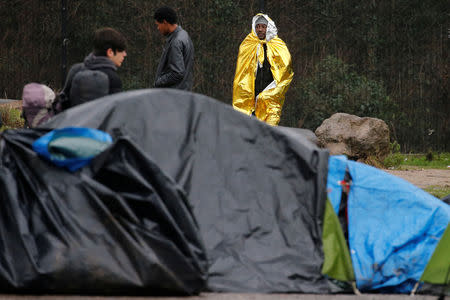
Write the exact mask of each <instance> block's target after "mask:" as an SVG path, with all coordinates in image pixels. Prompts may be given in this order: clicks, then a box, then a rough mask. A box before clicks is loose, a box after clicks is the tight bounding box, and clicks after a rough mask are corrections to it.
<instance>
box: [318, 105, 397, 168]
mask: <svg viewBox="0 0 450 300" xmlns="http://www.w3.org/2000/svg"><path fill="white" fill-rule="evenodd" d="M315 133H316V136H317V139H318V144H319V146H321V147H324V148H327V149H328V150H329V151H330V154H331V155H339V154H345V155H347V157H348V158H350V159H354V160H359V161H363V162H368V161H373V159H375V160H377V161H378V162H382V161H383V160H384V159H385V158H386V156H387V155H388V154H389V145H390V144H389V128H388V126H387V125H386V123H385V122H384V121H383V120H380V119H376V118H368V117H365V118H360V117H358V116H354V115H350V114H345V113H336V114H334V115H332V116H331V117H330V118H329V119H326V120H325V121H323V123H322V125H320V126H319V127H318V128H317V129H316V131H315Z"/></svg>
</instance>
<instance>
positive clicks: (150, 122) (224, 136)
mask: <svg viewBox="0 0 450 300" xmlns="http://www.w3.org/2000/svg"><path fill="white" fill-rule="evenodd" d="M68 126H80V127H90V128H96V129H100V130H103V131H106V132H108V133H110V134H111V135H112V136H113V137H114V138H115V139H118V138H120V137H126V139H129V140H130V141H132V142H133V143H135V144H136V145H137V148H139V149H140V150H142V151H143V152H144V153H145V154H146V155H148V157H151V158H152V160H153V161H154V162H155V164H157V166H158V168H160V169H161V171H162V172H163V173H164V174H166V176H167V177H168V178H170V179H171V180H172V179H173V181H174V182H176V183H177V184H178V185H180V186H181V188H182V189H183V190H184V191H185V193H186V195H187V199H188V202H189V204H190V206H191V207H192V211H193V215H194V217H195V219H196V220H197V222H198V224H199V229H200V235H201V238H202V239H203V243H204V245H205V248H206V255H207V257H208V264H209V265H208V268H209V270H208V283H207V289H206V290H209V291H227V292H265V293H267V292H271V293H274V292H280V293H284V292H297V293H330V292H339V291H342V289H341V288H340V287H339V286H337V285H335V284H334V283H333V281H332V280H329V279H328V278H327V277H326V276H324V275H323V274H322V272H321V268H322V265H323V261H324V253H323V249H322V225H323V224H322V223H323V214H324V209H325V204H326V197H327V195H326V177H327V163H328V162H327V160H328V153H327V151H325V150H322V149H319V148H318V147H316V146H315V145H314V144H313V143H311V142H310V141H309V140H308V138H307V137H306V136H305V135H303V134H302V132H301V131H300V130H297V129H291V128H283V127H272V126H269V125H267V124H265V123H262V122H260V121H258V120H256V119H254V118H249V117H248V116H246V115H243V114H241V113H239V112H236V111H234V110H233V109H232V107H231V106H229V105H225V104H223V103H221V102H219V101H217V100H214V99H211V98H209V97H206V96H203V95H199V94H195V93H190V92H184V91H178V90H170V89H148V90H136V91H130V92H124V93H120V94H114V95H111V96H107V97H104V98H101V99H98V100H96V101H93V102H90V103H87V104H84V105H81V106H78V107H74V108H72V109H70V110H68V111H65V112H64V113H61V114H59V115H57V116H56V117H55V118H53V119H52V120H50V122H48V123H47V124H44V125H43V126H41V127H46V128H50V129H51V128H62V127H68ZM17 134H20V133H17ZM117 172H118V173H120V172H119V171H118V170H117ZM118 175H119V174H118ZM110 176H112V177H114V176H115V175H114V174H110ZM80 197H82V195H81V193H80ZM180 271H181V270H180Z"/></svg>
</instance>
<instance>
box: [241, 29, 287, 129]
mask: <svg viewBox="0 0 450 300" xmlns="http://www.w3.org/2000/svg"><path fill="white" fill-rule="evenodd" d="M263 43H265V44H266V45H267V59H268V61H269V63H270V65H271V71H272V75H273V78H274V79H275V82H276V87H274V88H272V89H267V90H265V91H263V92H261V93H260V94H259V96H258V95H255V78H256V68H257V62H258V60H259V61H260V62H261V61H264V52H263V51H264V50H263V49H264V47H263ZM258 45H260V46H259V51H258V53H257V50H258ZM257 54H258V59H257V57H256V55H257ZM293 76H294V72H293V71H292V63H291V54H290V53H289V50H288V48H287V46H286V44H285V43H284V42H283V41H282V40H281V39H280V38H279V37H278V36H276V37H274V38H273V39H271V40H270V41H265V40H260V39H259V38H258V36H257V35H256V34H255V33H254V32H253V31H252V32H251V33H250V34H249V35H247V37H246V38H245V39H244V41H243V42H242V43H241V45H240V47H239V54H238V59H237V64H236V73H235V77H234V82H233V107H234V108H235V109H236V110H238V111H240V112H242V113H245V114H247V115H250V114H251V113H252V112H253V111H255V114H256V117H257V118H258V119H260V120H262V121H264V122H266V123H268V124H270V125H277V124H278V123H279V122H280V116H281V108H282V107H283V103H284V96H285V94H286V92H287V90H288V87H289V84H290V83H291V81H292V77H293ZM255 96H258V99H257V101H256V100H255Z"/></svg>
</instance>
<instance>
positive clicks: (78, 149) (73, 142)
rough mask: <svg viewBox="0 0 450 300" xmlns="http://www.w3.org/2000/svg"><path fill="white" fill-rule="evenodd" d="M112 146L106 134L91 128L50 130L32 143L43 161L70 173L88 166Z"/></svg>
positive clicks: (109, 137) (110, 139)
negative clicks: (65, 169) (93, 159)
mask: <svg viewBox="0 0 450 300" xmlns="http://www.w3.org/2000/svg"><path fill="white" fill-rule="evenodd" d="M111 144H112V138H111V136H110V135H109V134H107V133H106V132H103V131H100V130H96V129H92V128H78V127H66V128H62V129H57V130H52V131H50V132H49V133H47V134H45V135H43V136H41V137H40V138H39V139H37V140H36V141H34V142H33V145H32V147H33V150H34V151H36V152H37V153H38V154H40V155H41V156H42V157H44V158H45V159H47V160H49V161H51V162H53V163H54V164H55V165H57V166H60V167H66V168H67V169H68V170H70V171H76V170H78V169H79V168H81V167H83V166H85V165H87V164H89V162H90V161H91V160H92V158H94V157H95V156H96V155H98V154H99V153H101V152H102V151H103V150H105V149H106V148H107V147H108V146H109V145H111Z"/></svg>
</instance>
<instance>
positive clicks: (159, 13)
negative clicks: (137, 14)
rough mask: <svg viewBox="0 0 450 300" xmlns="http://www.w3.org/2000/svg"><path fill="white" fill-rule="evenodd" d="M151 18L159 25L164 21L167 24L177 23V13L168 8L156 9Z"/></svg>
mask: <svg viewBox="0 0 450 300" xmlns="http://www.w3.org/2000/svg"><path fill="white" fill-rule="evenodd" d="M153 18H154V19H155V20H156V21H158V22H159V23H162V22H163V21H164V20H166V21H167V23H170V24H176V23H177V13H176V12H175V11H174V10H173V9H172V8H170V7H168V6H162V7H160V8H158V9H157V10H156V11H155V14H154V15H153Z"/></svg>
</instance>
